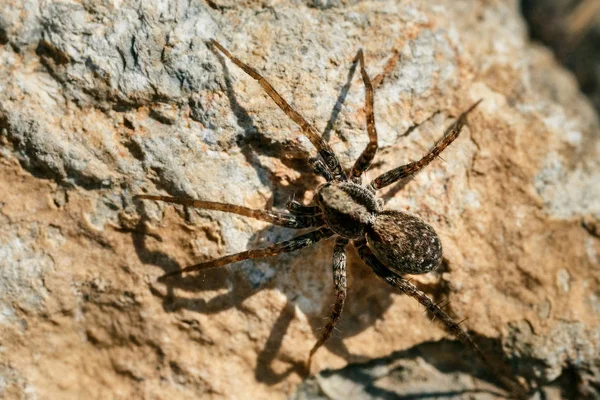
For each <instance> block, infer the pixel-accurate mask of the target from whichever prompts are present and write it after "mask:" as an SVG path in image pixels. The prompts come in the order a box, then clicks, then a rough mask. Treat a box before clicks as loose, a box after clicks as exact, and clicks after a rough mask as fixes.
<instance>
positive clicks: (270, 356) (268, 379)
mask: <svg viewBox="0 0 600 400" xmlns="http://www.w3.org/2000/svg"><path fill="white" fill-rule="evenodd" d="M216 55H217V57H218V59H219V62H220V63H221V66H222V70H223V73H224V82H225V90H226V93H227V97H228V99H229V102H230V107H231V109H232V112H233V113H234V115H235V117H236V121H237V124H238V126H239V127H240V128H241V129H242V130H243V132H244V134H243V135H240V137H239V138H238V145H239V146H240V148H242V149H243V154H244V155H245V158H246V160H247V161H248V163H249V164H250V165H252V166H253V167H254V168H255V169H256V170H257V172H258V175H259V178H260V179H261V182H262V183H263V184H265V185H271V180H270V178H271V177H269V176H268V175H266V174H265V170H267V169H266V168H265V167H264V166H263V165H262V164H261V163H260V160H259V158H258V157H257V156H256V155H257V154H263V155H267V156H271V157H278V156H280V154H281V153H282V151H285V150H286V149H284V148H282V146H280V145H277V144H276V143H275V144H274V143H272V142H270V141H268V140H265V139H264V136H263V135H261V134H260V132H259V129H258V128H257V126H256V125H255V124H254V122H253V120H252V118H251V116H250V114H249V113H248V112H247V111H246V110H245V109H244V107H243V106H242V105H241V104H240V103H239V102H238V100H237V98H236V95H235V93H234V91H233V86H232V83H231V77H230V74H229V71H228V69H227V66H226V64H225V59H224V58H223V56H221V55H220V54H219V53H216ZM357 63H358V59H357V58H355V59H354V60H353V62H352V65H351V68H350V69H349V72H348V74H347V78H346V82H345V84H344V85H343V86H342V88H341V91H340V95H339V96H338V98H337V100H336V103H335V106H334V107H333V110H332V113H331V117H330V119H329V121H328V123H327V126H326V128H325V133H324V136H326V137H329V136H330V133H331V131H332V130H333V127H334V126H335V123H336V121H337V119H338V118H339V114H340V112H341V109H342V106H343V103H344V101H345V99H346V97H347V94H348V92H349V90H350V87H351V83H352V79H353V77H354V74H355V71H356V67H357ZM284 163H285V164H286V165H287V166H289V167H291V168H294V169H296V170H300V172H301V174H302V176H303V177H304V178H302V179H299V180H296V181H293V182H291V184H290V185H289V186H288V187H286V188H285V190H275V191H274V192H275V193H277V195H276V196H275V198H274V199H273V201H272V202H273V203H274V205H275V206H278V207H283V206H285V203H286V202H287V200H289V198H290V197H291V195H293V194H295V193H302V192H304V191H306V190H308V189H309V188H314V187H315V186H317V185H318V184H319V182H320V181H319V180H318V178H317V177H316V176H315V174H314V173H313V171H312V169H311V168H309V167H308V163H307V162H306V161H305V160H302V162H300V163H299V162H294V160H290V159H284ZM141 207H144V205H143V203H141ZM140 214H141V215H142V219H141V220H140V221H139V223H138V225H137V226H136V227H135V229H133V230H131V234H132V237H133V242H134V246H135V249H136V252H137V254H138V257H139V259H140V260H141V261H142V262H143V263H145V264H153V265H156V266H158V267H160V268H161V269H162V270H163V271H164V272H170V271H173V270H177V269H181V268H182V267H184V266H182V265H179V264H178V263H177V262H176V261H175V260H174V259H172V258H171V257H169V256H168V255H167V254H165V253H162V252H160V251H156V250H151V249H150V248H151V247H152V246H149V245H148V243H147V240H148V236H147V235H145V234H144V233H143V232H144V229H145V223H146V221H147V220H148V217H147V216H146V215H147V213H146V212H145V210H144V208H142V209H141V210H140ZM285 231H287V232H285ZM282 235H283V236H285V235H288V236H287V237H282ZM291 236H293V235H291V232H290V231H289V230H286V229H284V228H279V227H270V228H267V229H263V230H261V231H259V232H257V233H256V234H254V235H253V236H252V237H251V238H250V240H249V243H248V245H247V246H246V247H248V248H251V247H256V242H259V241H261V240H262V239H264V238H265V237H267V238H268V240H266V241H267V242H275V241H280V240H282V239H283V240H285V239H289V238H290V237H291ZM320 245H323V244H320ZM329 247H330V250H329V254H328V255H327V261H324V262H326V263H327V265H326V267H325V270H326V271H327V275H326V276H325V277H322V275H323V274H322V272H316V271H315V268H314V265H312V266H311V268H312V273H311V274H312V275H316V276H317V279H319V280H321V281H323V280H327V282H329V281H331V262H332V260H331V246H329ZM305 251H310V250H305ZM297 256H298V254H297V253H295V254H284V255H281V256H279V259H278V264H280V265H281V264H282V259H289V260H293V258H294V257H297ZM364 269H365V268H363V272H364ZM277 273H278V272H276V274H277ZM349 274H350V275H352V271H351V270H350V272H349ZM253 275H254V276H256V275H260V271H259V270H258V269H257V268H256V267H255V263H253V262H251V261H246V262H242V263H238V264H237V265H235V266H233V267H232V268H218V269H214V270H207V271H204V272H203V273H201V274H199V275H197V276H183V277H178V278H177V279H171V280H168V281H167V282H165V286H166V292H165V291H164V290H161V289H160V288H159V287H158V286H157V285H151V291H152V293H153V294H154V295H155V296H158V297H161V298H162V299H163V308H164V310H165V311H167V312H174V311H177V310H180V309H186V310H192V311H194V312H199V313H203V314H215V313H219V312H221V311H224V310H227V309H230V308H234V307H235V308H237V309H239V310H242V311H244V310H245V306H244V301H245V300H246V299H248V298H249V297H251V296H252V295H254V294H256V293H257V292H258V291H261V290H264V289H267V288H273V287H285V286H287V285H286V283H287V282H286V280H287V278H285V279H283V281H282V279H278V277H277V275H275V277H274V279H266V280H265V279H263V280H260V279H259V281H260V282H258V283H257V282H256V279H254V282H253V279H250V278H249V276H253ZM283 275H287V274H283ZM354 275H356V274H354ZM281 277H282V276H280V277H279V278H281ZM313 279H314V277H313ZM356 281H357V282H360V281H364V280H362V279H356ZM223 289H226V292H225V293H222V294H219V295H217V296H214V297H212V298H210V299H209V300H205V299H203V298H200V296H198V297H196V298H194V297H192V298H190V297H181V296H177V295H176V291H178V290H181V291H184V292H189V293H202V292H205V291H222V290H223ZM328 289H331V290H329V291H328V292H326V293H323V300H324V301H325V303H326V305H325V306H323V305H322V304H321V305H319V306H320V307H318V308H319V309H320V310H319V311H318V312H314V311H312V312H311V310H303V311H304V312H305V313H306V314H308V315H309V321H310V324H311V326H312V328H313V330H314V331H315V335H317V336H318V334H319V329H320V328H321V327H322V325H323V324H324V321H323V318H324V317H326V316H327V315H328V313H329V309H328V307H329V305H330V303H331V302H332V301H333V290H332V284H331V283H330V285H329V286H328ZM359 292H365V295H367V294H368V286H365V284H364V283H363V284H362V285H361V286H359ZM286 297H287V303H286V305H285V306H284V307H283V308H282V310H281V312H280V314H279V316H278V318H277V321H276V322H275V324H274V325H273V328H272V330H271V333H270V335H269V337H268V339H267V341H266V343H265V345H264V348H263V350H262V351H261V352H260V353H259V355H258V361H257V368H256V377H257V380H259V381H261V382H264V383H267V384H275V383H277V382H280V381H281V380H282V379H284V378H285V377H286V376H288V375H290V374H292V373H298V374H301V375H303V374H305V373H306V371H305V368H306V367H305V363H304V360H291V359H289V358H286V356H285V355H279V350H280V348H281V344H282V342H283V339H284V337H285V334H286V332H287V330H288V329H289V326H290V324H291V323H292V321H293V320H294V319H295V316H296V311H295V310H296V305H297V304H298V303H297V302H296V298H297V297H298V293H286ZM361 297H363V298H364V296H360V297H358V296H357V299H358V298H361ZM379 297H380V298H377V299H376V301H374V302H372V304H377V307H375V308H376V309H377V311H376V312H374V309H375V308H374V307H373V306H372V304H371V306H367V307H365V304H367V305H368V304H370V303H369V302H367V303H363V302H353V301H352V300H351V299H349V300H348V301H347V303H346V313H345V315H346V317H345V318H346V319H347V318H348V315H349V314H350V315H351V310H352V309H353V308H361V307H357V305H362V309H361V311H360V312H359V314H361V315H362V317H360V318H359V317H357V316H355V317H352V316H350V319H351V323H350V324H346V325H350V326H351V327H352V328H351V329H349V328H348V327H344V336H348V335H353V334H356V333H358V332H360V331H362V330H363V329H365V328H367V327H368V326H370V325H371V324H372V322H373V321H374V320H375V319H376V318H380V317H381V315H382V314H383V312H384V311H385V310H386V309H387V308H388V307H389V305H390V304H391V297H390V296H389V292H386V294H385V295H383V296H379ZM354 303H356V304H354ZM349 310H350V311H349ZM365 315H367V316H368V317H367V318H365ZM359 320H360V321H361V322H360V323H356V322H357V321H359ZM340 325H342V326H343V325H344V321H342V323H341V324H340ZM315 340H316V339H315ZM326 347H328V348H329V349H330V351H332V352H334V353H336V354H338V355H339V356H341V357H343V358H345V359H353V360H354V361H356V360H357V356H353V355H352V354H351V353H350V352H349V351H348V349H347V348H346V347H345V346H344V344H343V342H342V340H341V339H340V338H336V337H334V338H332V339H330V340H329V341H328V342H327V343H326ZM275 360H278V361H282V362H284V363H286V364H288V365H289V367H288V368H287V369H286V370H285V371H284V372H275V370H274V369H273V368H272V364H273V362H274V361H275Z"/></svg>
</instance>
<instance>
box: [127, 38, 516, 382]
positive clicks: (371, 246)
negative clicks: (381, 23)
mask: <svg viewBox="0 0 600 400" xmlns="http://www.w3.org/2000/svg"><path fill="white" fill-rule="evenodd" d="M209 45H212V46H214V47H215V48H216V49H217V50H218V51H219V52H220V53H221V54H223V55H225V56H226V57H227V58H229V59H230V60H231V61H232V62H233V63H234V64H236V65H237V66H239V67H240V68H241V69H243V70H244V71H245V72H246V73H247V74H248V75H250V76H251V77H252V78H254V79H255V80H256V81H258V83H259V84H260V85H261V86H262V87H263V88H264V89H265V91H266V92H267V94H268V95H269V96H270V97H271V98H272V99H273V101H275V103H277V105H278V106H279V107H280V108H281V110H282V111H283V112H285V113H286V114H287V115H288V116H289V117H290V118H291V119H292V120H293V121H294V122H296V123H297V124H298V125H299V126H300V128H301V129H302V132H303V134H304V135H305V136H306V137H307V138H308V139H309V140H310V141H311V143H312V144H313V145H314V146H315V148H316V149H317V151H318V153H319V156H320V159H318V160H317V161H316V162H315V164H314V166H315V171H316V172H318V173H319V174H321V175H322V176H324V177H325V179H326V180H327V183H325V184H323V185H322V186H321V187H319V188H318V191H317V194H316V196H315V203H316V204H315V205H312V206H305V205H302V204H300V203H298V202H296V201H291V202H289V203H288V207H287V208H288V212H281V211H272V210H254V209H250V208H247V207H243V206H238V205H232V204H225V203H216V202H211V201H203V200H193V199H181V198H175V197H167V196H155V195H138V196H136V197H137V198H139V199H149V200H160V201H166V202H170V203H176V204H182V205H186V206H192V207H198V208H203V209H209V210H218V211H224V212H231V213H235V214H239V215H244V216H247V217H251V218H255V219H259V220H262V221H267V222H271V223H273V224H275V225H280V226H284V227H288V228H295V229H302V228H313V230H312V231H309V232H308V233H305V234H302V235H299V236H296V237H295V238H293V239H291V240H288V241H285V242H281V243H276V244H274V245H271V246H269V247H265V248H259V249H251V250H247V251H243V252H241V253H237V254H231V255H227V256H223V257H220V258H217V259H215V260H210V261H206V262H202V263H200V264H196V265H192V266H189V267H186V268H184V269H182V270H177V271H173V272H171V273H168V274H166V275H164V276H163V278H167V277H170V276H175V275H180V274H182V273H184V272H193V271H200V270H203V269H206V268H215V267H220V266H224V265H227V264H231V263H234V262H237V261H242V260H247V259H256V258H263V257H268V256H273V255H277V254H281V253H287V252H291V251H295V250H298V249H301V248H303V247H307V246H310V245H312V244H314V243H316V242H318V241H320V240H322V239H326V238H329V237H335V246H334V249H333V281H334V286H335V291H336V302H335V304H334V307H333V312H332V313H331V315H330V317H329V320H328V322H327V324H326V325H325V327H324V328H323V330H322V333H321V336H320V338H319V340H318V341H317V343H316V344H315V345H314V346H313V348H312V349H311V351H310V354H309V358H308V365H309V366H310V360H311V358H312V356H313V354H314V353H315V352H316V351H317V349H318V348H319V347H320V346H321V345H323V343H324V342H325V341H326V340H327V339H328V338H329V337H330V336H331V333H332V332H333V328H334V326H335V324H336V323H337V321H338V320H339V317H340V315H341V313H342V309H343V306H344V302H345V299H346V256H345V249H346V246H347V245H348V244H349V243H350V242H352V244H353V245H354V247H355V248H356V249H357V251H358V254H359V255H360V257H361V258H362V260H363V261H364V262H365V263H366V264H367V265H368V266H369V267H370V268H371V269H372V270H373V271H374V272H375V273H376V274H377V275H378V276H380V277H381V278H382V279H384V280H385V281H386V282H388V283H389V284H390V285H392V286H393V287H394V288H396V289H398V290H400V291H402V292H403V293H405V294H407V295H409V296H411V297H413V298H415V299H416V300H417V301H419V302H420V303H421V304H422V305H424V306H425V307H426V308H427V310H428V311H429V312H430V313H431V314H433V315H434V316H435V317H436V318H437V319H439V320H440V321H442V322H443V323H444V325H445V326H446V328H447V329H448V331H449V332H450V333H451V334H453V335H455V336H456V337H457V338H459V339H460V340H461V341H462V342H464V343H465V344H466V345H468V346H469V347H471V348H472V349H473V351H475V353H476V354H477V355H478V356H479V358H480V359H481V360H482V361H483V362H484V363H485V364H486V365H487V366H488V368H490V370H492V371H493V372H494V373H495V374H496V375H497V376H498V377H499V378H500V379H502V381H503V382H504V384H505V385H507V386H508V387H510V388H511V390H512V391H513V393H522V392H523V390H522V387H521V386H520V385H519V384H517V383H515V381H513V380H512V379H511V378H508V377H506V376H505V375H503V374H502V373H501V372H500V370H499V369H498V368H496V366H495V365H494V364H492V363H491V362H490V361H489V360H488V359H487V357H486V356H485V354H484V353H483V352H482V351H481V350H480V349H479V347H478V346H477V345H476V344H475V342H473V340H472V339H471V337H470V336H469V335H468V334H467V333H466V332H465V331H464V330H463V329H462V328H460V327H459V325H458V324H457V323H455V322H454V321H453V320H452V318H450V317H449V316H448V314H446V312H444V310H442V309H441V308H440V307H439V306H438V305H437V304H436V303H434V302H433V301H432V300H431V299H430V298H429V297H428V296H427V295H426V294H425V293H423V292H421V291H420V290H418V289H417V288H416V287H415V286H414V285H413V284H412V283H410V282H409V281H408V280H406V279H404V278H403V277H402V275H404V274H422V273H426V272H429V271H431V270H433V269H435V268H436V267H437V266H438V265H439V264H440V262H441V259H442V246H441V243H440V240H439V238H438V236H437V234H436V233H435V230H434V229H433V228H432V227H431V226H430V225H428V224H426V223H425V222H424V221H422V220H421V219H420V218H418V217H416V216H413V215H410V214H407V213H405V212H401V211H394V210H384V209H383V206H382V202H381V201H380V200H379V199H377V197H376V195H375V193H376V192H377V190H379V189H381V188H383V187H385V186H388V185H390V184H392V183H394V182H397V181H399V180H401V179H404V178H407V177H410V176H412V175H413V174H415V173H417V172H418V171H419V170H421V169H422V168H423V167H425V166H426V165H427V164H429V163H430V162H431V161H433V160H434V159H435V158H436V157H437V156H438V155H439V154H440V153H441V152H442V151H443V150H444V149H445V148H446V147H448V145H450V143H452V142H453V141H454V140H455V139H456V138H457V137H458V135H459V134H460V131H461V130H462V128H463V126H464V125H465V123H466V118H467V115H468V114H469V113H470V112H471V111H473V110H474V109H475V107H476V106H477V105H478V104H479V102H480V101H478V102H476V103H475V104H473V105H472V106H471V107H470V108H469V109H467V110H466V111H465V112H463V113H462V114H460V116H459V117H458V119H457V120H456V122H454V124H452V125H451V126H450V127H449V128H448V129H447V130H446V132H445V133H444V136H443V137H442V139H441V140H440V141H439V142H438V143H437V144H436V145H435V146H434V147H433V148H432V149H431V150H430V151H429V153H427V154H426V155H425V156H424V157H423V158H421V159H420V160H418V161H415V162H411V163H409V164H406V165H403V166H400V167H397V168H394V169H392V170H390V171H388V172H386V173H384V174H381V175H380V176H378V177H377V178H375V179H374V180H373V181H371V182H369V183H368V184H366V185H363V184H362V183H361V178H362V175H363V173H364V172H365V171H366V170H367V168H369V166H370V165H371V162H372V161H373V158H374V157H375V153H376V152H377V131H376V129H375V116H374V112H373V86H372V84H371V81H370V79H369V76H368V75H367V72H366V70H365V65H364V59H363V53H362V50H361V51H359V52H358V54H357V59H358V61H359V62H360V68H361V69H360V71H361V76H362V80H363V83H364V84H365V94H366V101H365V111H366V116H367V131H368V134H369V143H368V145H367V147H366V148H365V150H363V152H362V154H361V155H360V156H359V158H358V159H357V160H356V162H355V163H354V166H353V167H352V169H351V170H350V171H348V173H346V171H344V169H343V168H342V166H341V164H340V162H339V160H338V158H337V156H336V155H335V153H334V152H333V150H332V149H331V147H330V146H329V144H328V143H327V142H325V141H324V140H323V139H322V138H321V135H320V134H319V133H318V132H317V130H316V129H315V128H314V127H313V126H312V125H311V124H310V123H308V121H306V119H304V117H302V116H301V115H300V114H299V113H298V112H297V111H296V110H294V109H293V108H292V107H291V106H290V105H289V104H288V103H287V102H286V101H285V100H284V99H283V98H282V97H281V95H280V94H279V93H278V92H277V91H276V90H275V89H274V88H273V86H271V84H270V83H269V82H268V81H267V80H266V79H264V78H263V77H262V76H261V75H260V74H259V73H258V72H256V70H254V69H253V68H251V67H249V66H248V65H246V64H245V63H243V62H242V61H240V60H239V59H238V58H236V57H233V56H232V55H231V54H230V53H229V52H228V51H227V50H226V49H225V48H224V47H223V46H221V45H220V44H219V43H217V42H216V41H214V40H212V41H210V43H209Z"/></svg>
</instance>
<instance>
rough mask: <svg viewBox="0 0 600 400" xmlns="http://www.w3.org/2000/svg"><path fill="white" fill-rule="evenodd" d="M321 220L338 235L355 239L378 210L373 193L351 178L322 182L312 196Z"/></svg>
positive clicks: (373, 218)
mask: <svg viewBox="0 0 600 400" xmlns="http://www.w3.org/2000/svg"><path fill="white" fill-rule="evenodd" d="M315 200H316V202H317V205H318V206H319V207H320V208H321V210H322V211H323V218H324V219H325V222H326V223H327V225H328V226H329V228H331V230H333V231H334V232H335V233H337V234H338V235H340V236H344V237H346V238H349V239H358V238H360V237H362V236H363V235H364V234H365V229H366V228H367V227H368V226H370V225H372V224H373V223H374V221H375V216H376V215H377V213H378V212H379V211H381V206H380V204H379V203H378V202H377V198H376V197H375V195H374V194H373V193H372V192H371V191H369V190H368V189H366V188H364V187H362V186H360V185H358V184H355V183H351V182H336V183H326V184H324V185H323V186H321V187H320V188H319V191H318V192H317V195H316V197H315Z"/></svg>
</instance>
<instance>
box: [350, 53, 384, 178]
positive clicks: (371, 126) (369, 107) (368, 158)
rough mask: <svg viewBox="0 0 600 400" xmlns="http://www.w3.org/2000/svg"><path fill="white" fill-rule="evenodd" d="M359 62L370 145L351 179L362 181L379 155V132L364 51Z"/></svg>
mask: <svg viewBox="0 0 600 400" xmlns="http://www.w3.org/2000/svg"><path fill="white" fill-rule="evenodd" d="M357 57H358V60H359V61H360V75H361V76H362V80H363V83H364V85H365V110H366V113H367V132H368V134H369V144H367V147H366V148H365V149H364V150H363V152H362V153H361V155H360V156H359V157H358V159H357V160H356V162H355V163H354V166H353V167H352V171H351V172H350V178H351V179H360V176H361V175H362V173H363V172H365V171H366V170H367V169H368V168H369V166H370V165H371V162H372V161H373V158H374V157H375V153H377V130H376V129H375V112H374V111H373V103H374V91H373V85H372V84H371V80H370V79H369V75H368V74H367V71H366V69H365V58H364V56H363V51H362V49H361V50H359V51H358V55H357Z"/></svg>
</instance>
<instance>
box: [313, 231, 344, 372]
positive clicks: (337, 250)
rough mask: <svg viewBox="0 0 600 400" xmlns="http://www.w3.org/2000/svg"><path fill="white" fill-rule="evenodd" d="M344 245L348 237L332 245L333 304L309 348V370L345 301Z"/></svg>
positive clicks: (338, 239)
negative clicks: (312, 344) (317, 335)
mask: <svg viewBox="0 0 600 400" xmlns="http://www.w3.org/2000/svg"><path fill="white" fill-rule="evenodd" d="M346 245H348V239H346V238H343V237H338V238H337V239H336V241H335V246H334V247H333V284H334V286H335V304H334V305H333V312H332V313H331V315H330V316H329V320H328V321H327V324H326V325H325V327H324V328H323V332H322V333H321V337H320V338H319V340H318V341H317V343H315V345H314V346H313V348H312V349H311V350H310V354H309V355H308V363H307V365H308V369H309V370H310V364H311V361H312V357H313V355H314V354H315V353H316V351H317V350H318V349H319V347H321V346H322V345H323V343H325V342H326V341H327V339H329V336H331V333H332V332H333V328H334V327H335V324H336V323H337V322H338V320H339V318H340V316H341V315H342V310H343V309H344V302H345V301H346Z"/></svg>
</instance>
